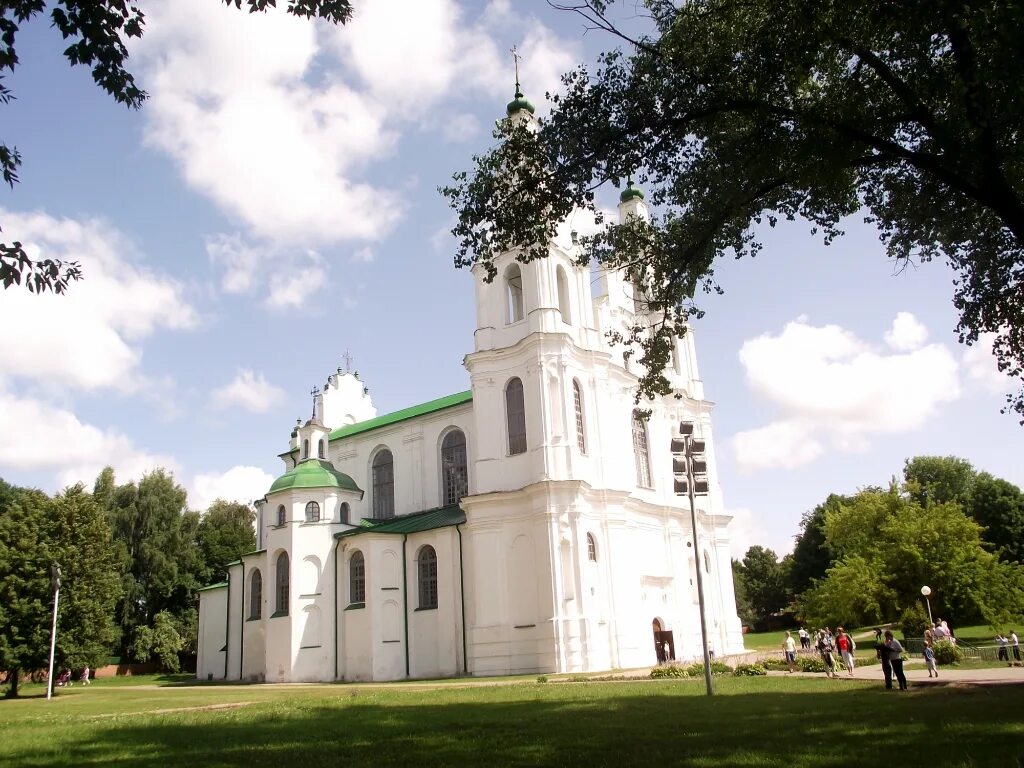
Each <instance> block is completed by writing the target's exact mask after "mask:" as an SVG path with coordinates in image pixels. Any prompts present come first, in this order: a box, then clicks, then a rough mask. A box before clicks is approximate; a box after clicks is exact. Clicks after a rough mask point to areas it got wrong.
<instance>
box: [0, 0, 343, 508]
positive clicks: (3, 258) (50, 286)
mask: <svg viewBox="0 0 1024 768" xmlns="http://www.w3.org/2000/svg"><path fill="white" fill-rule="evenodd" d="M224 2H225V4H226V5H228V6H232V5H233V6H234V7H236V8H241V7H242V4H243V0H224ZM244 3H245V6H246V8H248V10H249V12H250V13H256V12H261V11H265V10H266V9H267V8H268V7H274V6H276V5H277V2H276V0H244ZM47 6H50V13H49V16H50V26H51V27H53V28H54V29H55V30H56V31H57V32H59V33H60V36H61V37H62V38H63V40H64V41H65V43H66V44H67V47H65V48H64V56H65V57H66V58H67V60H68V62H69V63H70V64H71V65H73V66H75V65H83V66H86V67H89V68H90V69H91V71H92V79H93V80H94V81H95V83H96V84H97V85H98V86H99V87H100V88H102V89H103V90H104V91H106V92H107V93H108V94H109V95H110V96H112V97H113V98H114V100H115V101H116V102H118V103H120V104H124V105H125V106H127V107H130V108H132V109H138V108H139V107H140V106H142V103H143V102H144V101H145V100H146V98H147V95H146V93H145V91H143V90H142V89H141V88H139V86H138V85H137V84H136V82H135V77H134V76H133V75H132V73H131V72H129V71H128V69H127V66H126V65H127V60H128V48H127V43H128V41H129V40H130V39H131V38H139V37H142V32H143V29H144V27H145V16H144V14H143V12H142V11H141V10H140V9H139V8H138V7H136V6H135V5H133V4H131V3H127V2H124V0H55V2H52V3H45V2H42V0H11V2H7V3H4V8H3V15H2V16H0V78H2V77H3V72H4V71H5V70H11V71H13V70H14V68H15V66H16V65H17V64H18V63H19V57H18V53H17V50H16V48H15V43H16V38H17V34H18V32H19V31H20V25H21V24H22V23H24V22H26V21H29V20H31V19H32V18H33V17H35V16H38V15H39V14H40V13H42V12H43V11H44V10H45V9H46V8H47ZM287 12H288V13H290V14H292V15H294V16H298V17H304V18H319V19H326V20H327V21H330V22H332V23H335V24H344V23H345V22H347V21H348V20H349V19H350V18H351V17H352V4H351V2H350V0H288V3H287ZM13 98H14V96H13V94H12V93H11V91H10V89H8V88H7V87H6V86H3V85H0V103H2V104H7V103H9V102H10V100H11V99H13ZM20 166H21V153H20V152H18V150H17V148H15V147H8V146H7V145H6V144H0V173H2V175H3V180H4V181H5V182H6V183H7V184H9V185H10V186H12V187H13V186H14V184H15V182H17V181H18V168H19V167H20ZM81 278H82V269H81V265H80V264H79V263H78V262H67V263H65V262H61V261H59V260H57V259H41V260H39V261H33V260H32V259H31V258H30V257H29V255H28V254H27V253H26V252H25V250H24V248H23V247H22V244H21V243H20V242H14V243H12V244H10V245H6V244H3V243H0V283H2V284H3V287H4V288H5V289H6V288H9V287H11V286H12V285H22V284H23V282H24V286H25V287H26V288H27V289H28V290H30V291H33V292H35V293H42V292H44V291H47V290H50V291H53V292H54V293H64V292H65V291H66V290H67V289H68V286H69V285H70V283H72V282H73V281H76V280H80V279H81ZM101 503H102V502H101Z"/></svg>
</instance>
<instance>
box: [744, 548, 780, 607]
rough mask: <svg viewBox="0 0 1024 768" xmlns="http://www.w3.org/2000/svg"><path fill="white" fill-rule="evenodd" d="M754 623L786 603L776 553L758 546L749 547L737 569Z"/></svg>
mask: <svg viewBox="0 0 1024 768" xmlns="http://www.w3.org/2000/svg"><path fill="white" fill-rule="evenodd" d="M734 570H738V571H739V573H740V575H741V581H742V583H743V587H744V593H745V596H746V599H747V601H748V602H749V605H750V608H751V611H752V614H753V618H754V621H755V623H763V622H765V621H766V620H767V619H768V617H769V616H771V615H772V614H773V613H775V612H776V611H778V610H780V609H781V608H784V607H785V606H786V603H787V602H788V595H787V593H786V583H785V574H784V573H783V571H782V566H781V565H780V563H779V559H778V557H777V556H776V554H775V553H774V552H773V551H772V550H770V549H766V548H764V547H762V546H753V547H750V548H749V549H748V550H747V553H746V554H745V555H744V556H743V560H742V562H741V563H740V567H739V568H738V569H734Z"/></svg>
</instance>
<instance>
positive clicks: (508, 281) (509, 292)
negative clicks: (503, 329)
mask: <svg viewBox="0 0 1024 768" xmlns="http://www.w3.org/2000/svg"><path fill="white" fill-rule="evenodd" d="M505 299H506V303H507V305H508V306H507V312H506V315H505V322H506V323H507V324H511V323H518V322H519V321H520V320H522V319H523V317H524V312H523V273H522V271H521V270H520V269H519V265H518V264H513V265H512V266H510V267H509V268H508V269H507V270H506V271H505Z"/></svg>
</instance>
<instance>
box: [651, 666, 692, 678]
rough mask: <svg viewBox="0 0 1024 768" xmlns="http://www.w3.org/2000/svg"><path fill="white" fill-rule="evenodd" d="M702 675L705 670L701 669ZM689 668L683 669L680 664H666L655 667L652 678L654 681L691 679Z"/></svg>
mask: <svg viewBox="0 0 1024 768" xmlns="http://www.w3.org/2000/svg"><path fill="white" fill-rule="evenodd" d="M700 673H701V674H702V675H703V674H704V668H703V667H701V672H700ZM689 676H690V673H689V668H688V667H681V666H679V665H678V664H664V665H662V666H658V667H654V668H653V669H652V670H651V678H652V679H654V680H659V679H664V678H671V677H689Z"/></svg>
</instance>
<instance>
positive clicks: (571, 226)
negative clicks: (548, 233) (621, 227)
mask: <svg viewBox="0 0 1024 768" xmlns="http://www.w3.org/2000/svg"><path fill="white" fill-rule="evenodd" d="M600 213H601V215H602V221H601V223H600V224H598V222H597V216H596V215H595V214H594V212H593V211H588V210H585V209H583V208H577V209H576V210H575V211H573V212H572V213H571V214H569V216H568V217H567V218H566V219H565V220H564V221H562V222H561V223H560V224H559V225H558V230H557V231H556V232H555V243H557V244H558V245H560V246H561V247H562V248H570V247H571V246H572V233H573V232H575V233H576V234H577V235H578V236H579V237H586V236H589V235H595V234H597V233H598V232H600V231H601V230H603V229H604V228H605V227H606V226H607V225H608V224H610V223H612V222H617V221H618V220H619V214H618V212H616V211H613V210H612V209H610V208H601V209H600Z"/></svg>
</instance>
